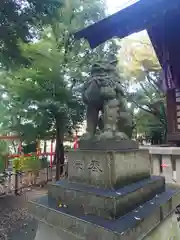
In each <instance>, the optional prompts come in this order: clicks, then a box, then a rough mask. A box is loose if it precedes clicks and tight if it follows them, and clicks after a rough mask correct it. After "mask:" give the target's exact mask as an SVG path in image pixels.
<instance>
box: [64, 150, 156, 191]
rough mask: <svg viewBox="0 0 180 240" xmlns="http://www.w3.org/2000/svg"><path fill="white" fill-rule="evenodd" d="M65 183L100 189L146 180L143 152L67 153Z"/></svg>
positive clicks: (146, 161) (146, 160)
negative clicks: (66, 178)
mask: <svg viewBox="0 0 180 240" xmlns="http://www.w3.org/2000/svg"><path fill="white" fill-rule="evenodd" d="M67 156H68V180H69V181H71V182H76V183H83V184H86V185H89V186H94V187H100V188H111V189H118V188H120V187H123V186H125V185H127V184H130V183H133V182H137V181H140V180H143V179H145V178H147V177H150V169H151V165H150V159H149V152H148V151H147V150H128V151H98V150H94V151H88V150H87V151H86V150H76V151H69V152H68V155H67Z"/></svg>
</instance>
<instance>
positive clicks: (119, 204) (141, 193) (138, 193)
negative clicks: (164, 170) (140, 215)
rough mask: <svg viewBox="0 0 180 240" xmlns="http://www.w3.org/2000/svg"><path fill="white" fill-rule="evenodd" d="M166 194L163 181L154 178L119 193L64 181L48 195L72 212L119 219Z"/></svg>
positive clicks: (130, 186) (50, 190) (160, 178)
mask: <svg viewBox="0 0 180 240" xmlns="http://www.w3.org/2000/svg"><path fill="white" fill-rule="evenodd" d="M164 190H165V180H164V178H163V177H155V176H154V177H151V178H149V179H147V180H143V181H140V182H137V183H134V184H131V185H128V186H126V187H124V188H120V189H118V190H104V189H98V188H93V187H85V186H84V185H81V184H76V183H69V182H68V181H65V180H61V181H59V182H57V183H56V184H53V185H51V186H50V187H49V191H48V195H49V197H50V198H54V199H56V200H57V202H58V203H61V204H65V205H67V206H68V209H69V210H71V212H81V213H83V214H85V215H88V214H89V215H96V216H101V217H103V218H105V219H116V218H117V217H119V216H122V215H124V214H126V213H127V212H129V211H131V210H132V209H134V208H136V207H137V206H138V205H139V204H143V203H144V202H145V201H148V200H149V199H151V198H153V197H154V196H156V194H159V193H162V192H163V191H164Z"/></svg>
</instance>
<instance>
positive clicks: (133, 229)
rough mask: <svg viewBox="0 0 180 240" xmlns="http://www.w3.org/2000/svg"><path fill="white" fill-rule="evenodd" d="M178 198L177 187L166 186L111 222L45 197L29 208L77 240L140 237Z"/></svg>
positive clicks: (30, 204)
mask: <svg viewBox="0 0 180 240" xmlns="http://www.w3.org/2000/svg"><path fill="white" fill-rule="evenodd" d="M179 199H180V190H179V189H166V191H165V192H163V193H162V194H160V195H158V196H156V197H154V198H153V199H151V200H150V201H148V202H146V203H145V204H143V205H140V206H139V207H137V208H136V209H134V210H133V211H131V212H129V213H128V214H126V215H125V216H123V217H120V218H119V219H116V220H114V221H112V220H104V219H103V218H101V217H97V216H89V215H88V216H85V215H83V214H82V213H72V212H71V211H70V210H69V208H59V207H58V203H57V201H56V200H54V199H50V198H48V197H43V198H41V199H38V200H37V201H30V202H29V203H28V208H29V212H30V214H31V215H32V216H34V217H35V218H36V219H37V220H39V221H41V222H42V223H44V224H48V225H49V226H51V227H52V226H53V227H52V229H53V231H56V232H58V229H59V230H62V231H64V233H66V232H68V234H72V236H75V237H76V238H77V239H79V240H80V239H86V240H88V239H93V240H95V239H98V240H109V239H113V240H136V239H143V237H144V236H146V235H147V233H149V232H151V231H152V230H153V229H155V228H156V226H157V225H158V224H160V223H161V222H163V220H164V219H166V217H167V216H169V214H170V213H171V212H172V211H173V210H175V208H176V206H177V205H179ZM60 239H61V238H60ZM63 239H69V238H63ZM72 239H74V238H72Z"/></svg>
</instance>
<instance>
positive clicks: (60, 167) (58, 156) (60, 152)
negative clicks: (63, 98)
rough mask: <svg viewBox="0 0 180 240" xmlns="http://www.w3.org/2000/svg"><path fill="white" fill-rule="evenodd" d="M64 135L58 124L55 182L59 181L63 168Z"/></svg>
mask: <svg viewBox="0 0 180 240" xmlns="http://www.w3.org/2000/svg"><path fill="white" fill-rule="evenodd" d="M63 140H64V134H63V128H61V127H60V124H59V122H57V124H56V181H58V180H59V179H60V176H61V174H62V173H63V168H64V145H63Z"/></svg>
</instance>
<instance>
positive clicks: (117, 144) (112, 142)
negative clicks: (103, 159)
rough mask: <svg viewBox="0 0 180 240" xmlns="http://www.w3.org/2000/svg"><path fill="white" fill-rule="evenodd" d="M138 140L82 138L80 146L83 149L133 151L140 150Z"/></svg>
mask: <svg viewBox="0 0 180 240" xmlns="http://www.w3.org/2000/svg"><path fill="white" fill-rule="evenodd" d="M138 147H139V146H138V142H136V141H133V140H117V139H115V138H114V139H105V140H101V141H99V140H96V139H95V138H94V139H91V140H80V141H79V148H80V149H81V150H99V151H113V150H114V151H133V150H138Z"/></svg>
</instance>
